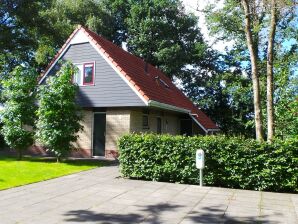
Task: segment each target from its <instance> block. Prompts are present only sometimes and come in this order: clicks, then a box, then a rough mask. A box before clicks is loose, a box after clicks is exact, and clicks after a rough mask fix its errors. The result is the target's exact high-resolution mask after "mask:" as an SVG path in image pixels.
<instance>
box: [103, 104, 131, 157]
mask: <svg viewBox="0 0 298 224" xmlns="http://www.w3.org/2000/svg"><path fill="white" fill-rule="evenodd" d="M130 118H131V111H130V110H128V109H127V110H124V109H117V108H115V109H113V108H110V109H107V111H106V143H105V157H107V158H114V157H117V156H118V148H117V141H118V139H119V138H120V137H121V136H122V135H124V134H127V133H129V131H130Z"/></svg>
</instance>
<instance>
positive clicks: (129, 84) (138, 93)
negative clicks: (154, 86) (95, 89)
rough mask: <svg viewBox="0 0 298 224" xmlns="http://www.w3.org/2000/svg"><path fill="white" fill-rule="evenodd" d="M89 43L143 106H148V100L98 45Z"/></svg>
mask: <svg viewBox="0 0 298 224" xmlns="http://www.w3.org/2000/svg"><path fill="white" fill-rule="evenodd" d="M89 43H90V44H91V45H92V46H93V48H94V49H95V50H96V51H97V53H99V54H100V56H102V57H103V59H104V60H105V61H106V62H107V63H108V64H109V65H110V66H111V67H112V68H113V69H114V71H115V72H116V73H117V74H118V75H119V76H120V78H121V79H122V80H123V81H124V82H125V83H126V84H127V85H128V86H129V87H130V88H131V89H132V91H134V93H135V94H137V96H138V97H140V99H141V100H142V101H143V102H144V104H145V106H148V101H147V100H146V99H145V98H144V96H142V94H141V93H140V92H139V91H138V90H137V89H136V88H135V87H134V86H133V85H132V84H131V83H130V82H129V81H128V79H127V78H125V76H124V75H123V74H122V73H121V72H120V70H119V69H118V68H117V67H116V66H115V65H114V64H113V62H112V61H111V60H110V59H109V58H108V57H107V56H106V55H105V54H104V53H103V52H102V51H101V50H100V49H98V47H97V46H96V45H95V44H94V43H93V42H92V41H89Z"/></svg>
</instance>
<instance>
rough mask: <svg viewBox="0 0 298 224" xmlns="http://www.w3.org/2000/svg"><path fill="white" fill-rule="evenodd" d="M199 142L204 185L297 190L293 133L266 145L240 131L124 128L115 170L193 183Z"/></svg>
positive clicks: (297, 144)
mask: <svg viewBox="0 0 298 224" xmlns="http://www.w3.org/2000/svg"><path fill="white" fill-rule="evenodd" d="M200 148H201V149H203V150H204V151H205V169H204V184H205V185H210V186H220V187H229V188H242V189H253V190H270V191H279V192H298V183H297V175H298V167H297V165H298V158H297V157H298V156H297V154H298V139H288V140H285V141H280V140H278V141H275V143H273V144H271V145H269V144H267V143H259V142H257V141H255V140H254V139H244V138H240V137H227V136H195V137H185V136H170V135H154V134H129V135H125V136H123V137H122V138H121V139H120V140H119V149H120V157H119V161H120V168H121V173H122V175H123V176H125V177H130V178H136V179H144V180H156V181H166V182H179V183H188V184H198V183H199V170H197V169H196V167H195V153H196V150H197V149H200Z"/></svg>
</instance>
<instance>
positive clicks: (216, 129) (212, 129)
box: [207, 128, 220, 132]
mask: <svg viewBox="0 0 298 224" xmlns="http://www.w3.org/2000/svg"><path fill="white" fill-rule="evenodd" d="M207 131H208V132H210V131H215V132H216V131H220V129H219V128H211V129H207Z"/></svg>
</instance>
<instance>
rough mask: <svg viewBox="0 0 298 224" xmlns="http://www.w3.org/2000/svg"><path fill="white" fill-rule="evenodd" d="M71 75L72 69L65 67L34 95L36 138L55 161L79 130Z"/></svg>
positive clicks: (79, 116) (66, 65)
mask: <svg viewBox="0 0 298 224" xmlns="http://www.w3.org/2000/svg"><path fill="white" fill-rule="evenodd" d="M74 72H75V67H74V66H73V65H72V64H71V63H65V64H64V65H62V68H61V70H60V71H59V72H58V73H57V74H56V75H55V76H53V77H50V78H49V79H48V80H47V84H45V85H42V86H41V87H40V89H39V92H38V98H39V109H38V113H37V114H38V118H39V119H38V122H37V134H36V136H37V139H38V141H40V142H41V143H42V144H43V145H44V146H45V147H46V148H47V149H48V150H49V151H51V152H53V153H54V154H55V155H56V157H57V159H58V160H59V159H60V158H61V157H63V156H65V155H66V154H67V153H68V152H69V151H70V150H71V149H72V145H71V142H75V141H76V140H77V138H78V135H77V132H78V131H80V130H81V129H82V126H81V125H80V120H81V114H80V113H79V108H78V106H77V104H76V102H75V97H76V93H77V89H78V86H77V85H76V84H74V83H72V81H71V80H72V76H73V74H74Z"/></svg>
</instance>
